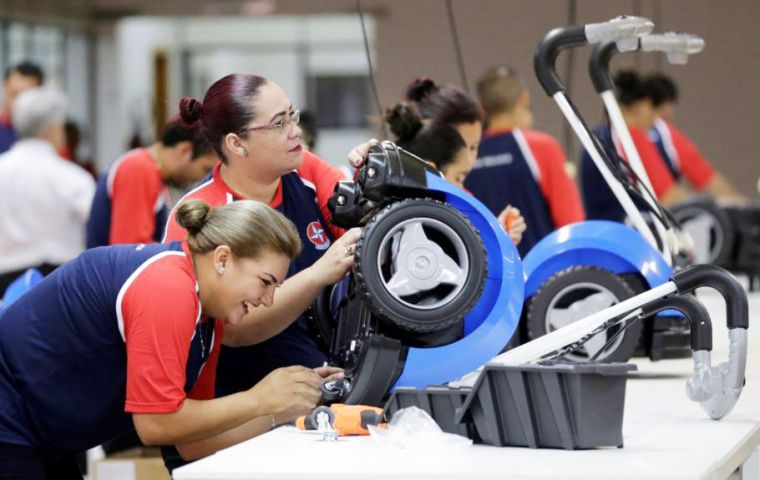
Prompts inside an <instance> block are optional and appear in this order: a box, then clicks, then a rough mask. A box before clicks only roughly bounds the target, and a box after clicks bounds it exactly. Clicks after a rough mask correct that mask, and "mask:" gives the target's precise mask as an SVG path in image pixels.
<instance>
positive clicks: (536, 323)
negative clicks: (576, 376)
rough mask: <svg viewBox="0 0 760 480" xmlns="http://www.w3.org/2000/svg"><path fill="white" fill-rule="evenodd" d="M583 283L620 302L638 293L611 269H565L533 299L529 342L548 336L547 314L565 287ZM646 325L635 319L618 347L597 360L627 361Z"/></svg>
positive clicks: (527, 333)
mask: <svg viewBox="0 0 760 480" xmlns="http://www.w3.org/2000/svg"><path fill="white" fill-rule="evenodd" d="M580 283H591V284H596V285H600V286H603V287H604V288H606V289H607V290H609V291H610V292H611V293H612V294H613V295H614V296H615V297H616V298H617V300H618V302H621V301H623V300H626V299H628V298H631V297H633V296H634V295H635V294H636V292H634V290H633V289H632V288H631V286H630V285H629V284H628V283H627V282H626V281H625V280H624V279H622V278H621V277H619V276H618V275H615V274H614V273H612V272H610V271H608V270H604V269H601V268H597V267H589V266H575V267H570V268H567V269H565V270H562V271H561V272H558V273H556V274H554V275H553V276H552V277H551V278H549V279H548V280H547V281H546V282H544V284H543V285H541V288H539V289H538V291H537V292H536V294H535V295H534V296H533V297H532V298H531V300H530V305H529V306H528V313H527V315H526V324H525V330H526V336H527V337H528V340H529V341H530V340H535V339H536V338H538V337H541V336H543V335H546V333H547V329H546V321H545V320H546V314H547V310H548V308H549V305H551V303H552V301H553V300H554V298H555V296H556V295H558V294H559V293H560V292H562V290H564V289H565V288H567V287H569V286H571V285H574V284H580ZM643 328H644V325H643V323H642V322H641V321H635V322H633V324H631V325H630V326H629V327H628V328H627V329H626V330H625V332H624V333H623V334H622V335H623V338H622V340H621V342H620V344H619V345H618V346H617V348H615V350H613V351H609V352H607V353H605V354H602V355H601V356H600V357H599V358H598V359H597V361H599V362H627V361H628V360H629V359H630V358H631V357H632V356H633V354H634V352H635V351H636V347H637V346H638V344H639V339H640V337H641V332H642V330H643Z"/></svg>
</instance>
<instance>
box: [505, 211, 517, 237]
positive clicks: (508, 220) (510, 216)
mask: <svg viewBox="0 0 760 480" xmlns="http://www.w3.org/2000/svg"><path fill="white" fill-rule="evenodd" d="M515 220H517V213H515V209H514V208H510V209H509V212H507V218H505V219H504V229H505V230H506V231H507V233H509V230H510V229H511V228H512V224H513V223H514V222H515Z"/></svg>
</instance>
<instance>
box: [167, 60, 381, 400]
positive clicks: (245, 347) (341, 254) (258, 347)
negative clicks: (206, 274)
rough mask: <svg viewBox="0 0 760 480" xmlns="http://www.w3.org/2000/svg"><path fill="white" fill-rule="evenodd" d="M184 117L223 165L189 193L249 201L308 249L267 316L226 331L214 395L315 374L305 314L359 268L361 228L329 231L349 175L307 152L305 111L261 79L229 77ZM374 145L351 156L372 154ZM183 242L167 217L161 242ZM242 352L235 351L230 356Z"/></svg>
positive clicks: (251, 316) (187, 102)
mask: <svg viewBox="0 0 760 480" xmlns="http://www.w3.org/2000/svg"><path fill="white" fill-rule="evenodd" d="M180 112H181V114H182V118H183V119H184V120H185V121H186V122H188V123H193V122H198V124H199V125H200V128H201V129H202V131H203V132H204V134H205V135H206V137H207V138H208V140H209V141H210V142H211V144H212V146H213V147H214V149H215V150H216V152H217V154H218V155H219V157H220V158H221V162H220V163H218V164H217V165H216V167H215V168H214V170H213V174H212V177H211V178H210V179H209V180H208V181H206V182H204V183H202V184H201V185H199V186H198V187H197V188H195V189H194V190H192V191H190V192H189V193H188V194H187V195H186V196H185V197H184V198H182V199H181V200H180V201H179V203H178V206H181V205H182V204H184V203H185V202H187V201H189V200H192V199H201V200H204V201H206V202H208V203H209V204H211V205H222V204H226V203H230V202H233V201H236V200H242V199H252V200H258V201H260V202H263V203H265V204H267V205H270V206H271V207H272V208H275V209H276V210H278V211H280V212H281V213H283V214H284V215H285V216H286V217H287V218H288V219H290V220H291V221H292V222H293V223H294V224H295V225H296V229H297V230H298V234H299V235H300V237H301V242H302V243H303V245H304V248H303V250H302V252H301V254H300V255H299V256H298V257H297V258H296V259H295V260H294V261H293V262H292V264H291V266H290V270H289V271H288V276H287V277H288V278H287V280H286V281H285V282H284V283H283V284H282V286H281V288H279V289H278V290H277V293H276V295H275V299H276V301H275V302H274V305H273V306H271V307H268V308H264V307H260V306H254V305H250V304H246V305H245V308H246V315H245V317H244V318H243V320H242V321H241V322H240V323H239V324H238V325H235V326H232V327H230V328H227V329H226V330H225V332H224V345H225V346H224V347H223V348H222V351H221V352H222V353H221V357H220V359H219V369H218V374H217V382H216V393H217V395H228V394H231V393H234V392H239V391H243V390H245V389H247V388H250V387H251V385H254V384H255V383H256V382H257V381H259V380H260V379H261V378H263V377H264V376H265V375H267V374H268V373H269V372H270V371H272V370H274V369H276V368H279V367H284V366H289V365H304V366H307V367H311V368H313V367H318V366H321V365H323V364H324V362H325V354H324V353H323V352H322V351H321V350H320V349H319V347H318V346H317V343H316V342H315V340H314V339H313V338H312V336H311V334H310V333H309V332H308V331H307V326H306V321H305V319H304V317H303V314H304V312H305V311H306V310H307V308H308V307H309V306H310V305H311V303H312V301H313V300H314V299H315V298H316V296H317V295H318V294H319V293H320V292H321V291H322V289H323V288H324V287H326V286H328V285H332V284H334V283H336V282H338V281H339V280H340V279H341V278H342V277H343V276H344V275H345V274H346V273H347V272H348V270H349V269H350V268H351V265H352V264H353V262H354V257H353V249H354V245H355V244H356V242H357V241H358V239H359V233H360V231H359V229H352V230H349V231H347V232H343V231H342V230H341V229H339V228H336V227H334V226H333V225H331V224H330V212H329V210H328V209H327V201H328V199H329V198H330V196H331V195H332V193H333V191H334V189H335V185H336V184H337V182H338V181H340V180H343V179H344V176H343V174H342V173H341V172H340V171H339V170H338V169H336V168H333V167H331V166H330V165H329V164H328V163H327V162H326V161H324V160H322V159H321V158H319V157H317V156H316V155H314V154H312V153H310V152H307V151H304V150H303V148H302V147H301V129H300V128H299V127H298V120H299V111H298V110H296V109H294V107H293V106H292V105H291V102H290V100H289V99H288V96H287V94H286V93H285V92H284V91H283V90H282V88H280V87H279V86H278V85H277V84H276V83H274V82H272V81H269V80H267V79H266V78H263V77H259V76H256V75H246V74H232V75H228V76H226V77H224V78H222V79H220V80H218V81H217V82H215V83H214V84H213V85H211V87H210V88H209V89H208V91H207V92H206V95H205V97H204V99H203V102H200V101H198V100H196V99H194V98H190V97H185V98H183V99H182V100H181V102H180ZM367 150H368V144H367V145H363V146H360V147H357V149H355V150H354V151H353V152H352V154H353V155H357V153H356V152H357V151H359V155H362V154H366V152H367ZM184 235H185V231H184V229H183V228H182V227H181V226H180V225H178V224H177V222H176V221H175V220H173V219H172V217H170V220H169V223H168V225H167V228H166V233H165V236H164V241H173V240H176V239H178V238H182V237H183V236H184ZM228 347H237V348H228Z"/></svg>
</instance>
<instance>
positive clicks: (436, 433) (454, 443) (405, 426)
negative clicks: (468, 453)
mask: <svg viewBox="0 0 760 480" xmlns="http://www.w3.org/2000/svg"><path fill="white" fill-rule="evenodd" d="M368 430H369V435H370V437H372V439H373V440H374V441H375V444H377V445H379V446H382V447H387V448H396V449H408V450H417V451H421V450H429V451H440V450H461V449H463V448H467V447H469V446H470V445H472V440H470V439H469V438H465V437H462V436H460V435H455V434H453V433H446V432H444V431H443V430H441V427H439V426H438V424H437V423H435V421H434V420H433V419H432V418H431V417H430V415H428V414H427V412H425V411H424V410H422V409H420V408H417V407H407V408H402V409H401V410H399V411H397V412H396V413H395V414H394V415H393V418H392V419H391V421H390V422H389V423H388V426H387V427H386V428H380V427H376V426H373V425H370V426H368Z"/></svg>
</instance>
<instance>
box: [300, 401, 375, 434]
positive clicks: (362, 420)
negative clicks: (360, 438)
mask: <svg viewBox="0 0 760 480" xmlns="http://www.w3.org/2000/svg"><path fill="white" fill-rule="evenodd" d="M320 413H326V414H327V417H328V421H329V423H330V425H331V426H332V428H333V429H334V430H335V431H336V432H337V433H338V436H345V435H369V431H368V430H367V427H368V426H369V425H380V426H382V425H383V409H382V408H378V407H370V406H368V405H345V404H343V403H334V404H332V405H330V406H329V407H327V406H325V405H322V406H319V407H317V408H315V409H314V410H312V412H311V413H310V414H308V415H304V416H302V417H298V418H297V419H296V427H298V428H299V429H301V430H317V429H318V423H317V418H318V415H319V414H320Z"/></svg>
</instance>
